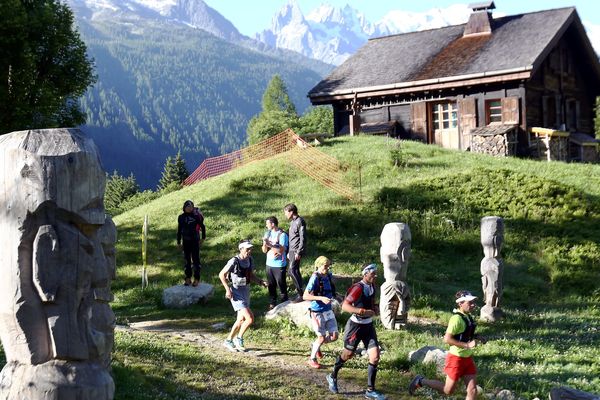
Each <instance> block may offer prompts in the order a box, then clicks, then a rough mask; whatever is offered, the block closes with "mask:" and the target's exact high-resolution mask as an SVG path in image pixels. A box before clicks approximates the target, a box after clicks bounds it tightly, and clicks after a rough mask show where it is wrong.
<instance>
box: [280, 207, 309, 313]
mask: <svg viewBox="0 0 600 400" xmlns="http://www.w3.org/2000/svg"><path fill="white" fill-rule="evenodd" d="M283 213H284V214H285V217H286V218H287V219H288V221H291V222H290V230H289V240H290V247H289V250H288V259H289V260H290V264H289V268H288V274H289V275H290V276H291V277H292V281H293V282H294V286H295V287H296V290H297V291H298V296H297V297H296V298H295V299H294V302H299V301H302V294H303V293H304V283H303V282H302V274H301V273H300V260H301V259H302V257H303V256H304V253H305V252H306V222H304V218H302V217H301V216H299V215H298V208H297V207H296V205H295V204H293V203H290V204H287V205H286V206H285V207H284V208H283Z"/></svg>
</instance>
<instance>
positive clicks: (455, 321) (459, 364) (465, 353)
mask: <svg viewBox="0 0 600 400" xmlns="http://www.w3.org/2000/svg"><path fill="white" fill-rule="evenodd" d="M455 298H456V300H455V302H456V304H457V308H455V309H454V311H453V312H452V313H453V315H452V317H450V321H449V322H448V328H447V329H446V334H445V335H444V342H446V343H447V344H449V345H450V350H449V351H448V355H447V356H446V365H445V367H444V372H445V373H446V382H445V383H444V382H441V381H438V380H433V379H427V378H425V377H424V376H422V375H417V376H415V377H414V379H413V380H412V381H411V382H410V385H409V386H408V392H409V393H410V394H412V395H414V394H415V391H416V390H417V389H418V388H420V387H423V386H427V387H430V388H432V389H435V390H437V391H438V392H440V393H442V394H445V395H448V396H449V395H451V394H452V393H454V390H455V389H456V384H457V383H458V381H459V380H460V378H462V379H463V382H464V383H465V386H466V388H467V397H466V398H467V400H475V398H476V397H477V369H476V367H475V363H474V362H473V357H472V355H473V349H474V348H475V346H477V341H476V340H475V326H476V324H475V321H474V320H473V317H472V316H471V312H472V311H473V310H474V309H475V299H477V297H475V296H473V295H472V294H471V292H469V291H466V290H461V291H459V292H457V293H456V295H455ZM479 340H480V341H482V340H481V339H479ZM482 342H483V341H482Z"/></svg>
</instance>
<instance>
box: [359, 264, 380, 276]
mask: <svg viewBox="0 0 600 400" xmlns="http://www.w3.org/2000/svg"><path fill="white" fill-rule="evenodd" d="M376 271H377V265H376V264H369V265H367V266H366V267H364V268H363V270H362V274H363V276H365V275H366V274H368V273H369V272H376Z"/></svg>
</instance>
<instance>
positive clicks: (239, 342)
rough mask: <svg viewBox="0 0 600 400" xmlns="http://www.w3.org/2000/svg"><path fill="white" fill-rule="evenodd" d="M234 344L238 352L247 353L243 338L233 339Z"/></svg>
mask: <svg viewBox="0 0 600 400" xmlns="http://www.w3.org/2000/svg"><path fill="white" fill-rule="evenodd" d="M233 344H234V345H235V348H236V349H237V350H238V351H246V348H245V347H244V339H242V338H241V337H236V338H235V339H233Z"/></svg>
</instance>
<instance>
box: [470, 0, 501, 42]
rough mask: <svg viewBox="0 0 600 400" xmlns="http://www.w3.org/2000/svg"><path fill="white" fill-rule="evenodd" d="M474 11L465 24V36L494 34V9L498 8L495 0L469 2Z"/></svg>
mask: <svg viewBox="0 0 600 400" xmlns="http://www.w3.org/2000/svg"><path fill="white" fill-rule="evenodd" d="M469 8H472V9H473V13H472V14H471V16H470V17H469V22H467V25H466V26H465V31H464V33H463V37H465V36H471V35H491V34H492V19H493V18H492V10H493V9H495V8H496V6H495V5H494V2H493V1H484V2H481V3H473V4H469Z"/></svg>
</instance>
